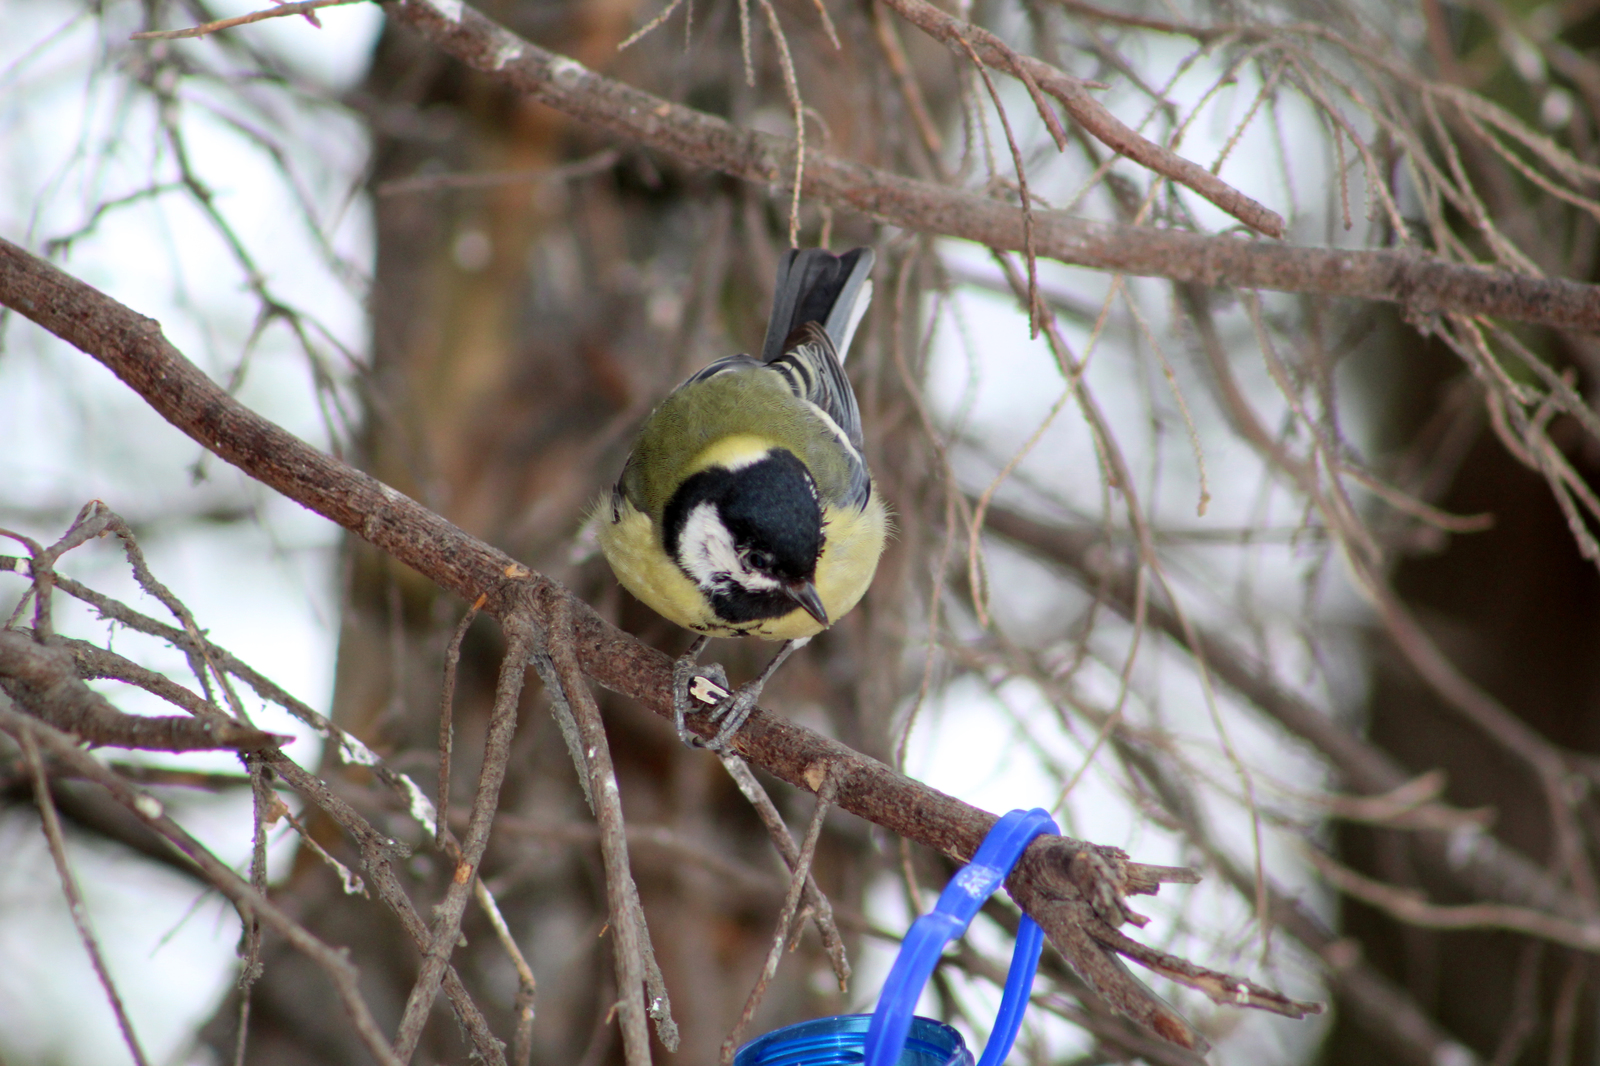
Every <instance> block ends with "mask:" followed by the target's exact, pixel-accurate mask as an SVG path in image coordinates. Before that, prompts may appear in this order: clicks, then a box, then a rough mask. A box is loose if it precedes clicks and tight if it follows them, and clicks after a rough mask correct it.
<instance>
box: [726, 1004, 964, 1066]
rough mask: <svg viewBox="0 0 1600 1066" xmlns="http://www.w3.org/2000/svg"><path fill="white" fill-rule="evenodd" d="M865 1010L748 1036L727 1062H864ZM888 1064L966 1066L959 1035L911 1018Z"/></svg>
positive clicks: (772, 1065) (815, 1065) (774, 1065)
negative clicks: (902, 1044)
mask: <svg viewBox="0 0 1600 1066" xmlns="http://www.w3.org/2000/svg"><path fill="white" fill-rule="evenodd" d="M871 1024H872V1015H870V1014H839V1015H835V1016H834V1017H832V1018H818V1019H816V1020H815V1021H810V1022H800V1023H799V1024H798V1025H787V1026H784V1027H783V1028H782V1029H776V1030H774V1031H772V1032H770V1033H768V1034H767V1035H766V1036H763V1037H761V1038H760V1039H759V1040H752V1041H751V1042H750V1043H748V1044H746V1045H745V1046H744V1047H742V1048H740V1049H739V1053H738V1054H737V1055H735V1056H734V1057H733V1066H860V1064H861V1063H863V1062H865V1061H866V1057H867V1054H866V1046H867V1027H868V1026H869V1025H871ZM894 1066H972V1052H970V1051H968V1050H967V1044H966V1041H964V1040H962V1039H961V1034H960V1033H958V1032H956V1031H955V1030H954V1029H952V1028H950V1027H949V1026H948V1025H945V1024H944V1023H943V1022H936V1021H934V1020H933V1019H932V1018H920V1017H919V1018H913V1019H912V1020H911V1031H910V1032H909V1033H908V1034H907V1036H906V1046H905V1049H904V1050H903V1051H901V1052H900V1057H899V1059H897V1060H896V1061H895V1064H894Z"/></svg>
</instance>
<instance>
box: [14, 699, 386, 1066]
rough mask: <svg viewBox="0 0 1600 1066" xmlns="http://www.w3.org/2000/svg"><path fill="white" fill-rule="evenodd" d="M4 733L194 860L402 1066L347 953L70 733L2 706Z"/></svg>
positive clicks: (370, 1043) (380, 1052)
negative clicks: (312, 968) (89, 784)
mask: <svg viewBox="0 0 1600 1066" xmlns="http://www.w3.org/2000/svg"><path fill="white" fill-rule="evenodd" d="M0 731H4V732H6V733H8V734H10V735H11V736H12V737H14V738H16V739H17V740H18V742H19V743H20V742H21V739H22V737H23V735H24V734H31V736H32V738H33V739H34V740H35V741H36V742H38V743H39V745H40V746H41V747H42V748H44V749H45V750H47V751H48V752H49V754H50V756H51V757H52V758H54V759H57V760H59V761H60V762H62V763H63V764H65V765H66V766H67V767H69V768H70V769H71V770H72V771H73V772H74V773H76V774H78V775H79V776H81V777H83V778H85V779H86V780H90V781H93V782H95V783H96V784H98V785H100V786H102V787H104V788H105V789H106V790H108V791H109V792H110V793H111V795H112V796H113V797H114V798H115V799H116V800H117V802H119V803H121V804H122V805H123V806H125V807H127V808H128V809H129V810H131V811H133V812H134V813H135V814H137V815H138V816H139V817H140V819H141V820H142V821H143V822H144V824H145V825H147V826H149V827H150V828H151V829H153V830H155V831H156V832H157V833H158V834H160V835H161V836H163V837H165V838H166V839H167V840H168V841H170V842H171V843H172V845H173V846H174V847H176V848H177V849H178V850H179V851H181V852H182V853H183V854H184V855H187V856H188V857H189V858H190V859H193V860H194V862H195V863H196V864H197V865H198V866H199V867H200V870H201V872H202V873H203V874H204V876H205V878H206V880H207V881H209V882H210V883H211V884H212V885H215V886H216V887H217V889H219V890H220V891H221V892H222V894H223V895H225V896H227V897H228V898H229V899H230V900H232V901H233V902H234V904H235V905H236V906H237V907H239V908H240V910H241V911H243V912H247V913H250V914H254V915H255V916H257V917H259V918H260V919H261V920H262V921H263V922H264V923H265V924H266V925H268V926H269V927H271V928H272V930H273V931H274V932H276V933H278V934H279V935H280V936H282V937H283V938H284V939H285V940H287V941H288V942H289V944H290V946H291V947H293V948H294V949H295V950H296V951H299V952H300V953H301V954H303V955H305V956H306V957H307V958H309V959H311V960H312V961H313V962H314V963H316V964H317V965H318V966H319V967H320V968H321V969H322V970H323V972H324V973H326V974H327V975H328V979H329V980H330V981H331V982H332V983H333V986H334V990H335V991H336V992H337V993H338V996H339V999H340V1001H341V1002H342V1003H343V1004H344V1008H345V1011H346V1012H347V1013H348V1014H349V1015H350V1020H351V1022H352V1023H353V1024H354V1026H355V1029H356V1033H357V1035H358V1036H359V1037H360V1038H361V1042H362V1043H363V1044H364V1045H365V1046H366V1049H367V1051H368V1052H369V1053H370V1054H371V1055H372V1057H373V1058H375V1059H377V1060H378V1062H379V1063H380V1064H381V1066H403V1064H402V1063H401V1062H400V1060H399V1059H398V1058H396V1057H395V1054H394V1052H393V1051H392V1050H390V1048H389V1044H388V1042H387V1041H386V1040H385V1039H384V1036H383V1032H382V1030H380V1029H379V1028H378V1023H377V1020H376V1019H374V1018H373V1016H372V1012H371V1010H370V1009H369V1008H368V1007H367V1004H366V1001H365V1000H364V999H362V998H361V990H360V987H359V978H360V975H359V973H358V972H357V970H356V967H355V965H354V964H352V963H351V962H350V960H349V959H348V958H346V957H345V954H344V953H343V952H341V951H337V950H335V949H333V948H331V947H329V946H328V945H327V944H324V943H323V942H322V941H321V940H318V939H317V938H316V937H315V936H313V935H312V934H311V933H309V932H307V931H306V929H305V927H304V926H302V925H300V924H299V923H298V922H296V921H295V920H294V919H292V918H290V917H289V916H288V915H287V914H285V913H284V912H283V911H282V910H280V909H279V908H278V906H277V905H276V904H274V903H273V902H272V901H271V900H270V899H268V898H267V897H266V896H264V895H262V894H261V893H260V892H258V891H256V890H255V889H254V888H252V887H251V885H250V884H249V882H247V881H245V880H244V879H243V878H241V877H240V876H239V875H238V874H236V873H234V872H233V870H232V869H230V868H229V867H228V865H227V864H226V863H224V862H222V861H221V860H220V859H218V858H217V857H216V856H215V855H213V854H211V852H210V851H209V850H208V849H207V848H206V847H205V845H203V844H201V843H200V842H199V841H198V840H196V839H194V837H192V836H190V835H189V834H188V832H186V831H185V830H184V828H183V827H182V826H180V825H178V824H177V823H176V822H174V821H173V820H172V819H171V818H169V817H167V814H166V811H165V808H163V807H162V805H161V801H160V800H158V799H156V798H155V797H154V796H151V795H149V794H148V793H145V792H141V791H140V790H138V789H136V788H134V787H133V786H132V785H131V784H129V783H128V782H126V781H124V780H122V779H121V778H119V777H118V776H117V775H116V774H114V773H112V772H111V771H110V770H108V769H106V768H105V767H103V766H101V765H100V764H99V763H98V762H97V761H95V759H94V758H92V757H91V756H90V755H88V754H87V753H86V752H84V751H82V750H81V749H80V748H79V747H78V746H77V744H76V743H74V742H73V739H72V738H71V737H70V736H68V735H67V734H65V733H63V732H61V731H60V730H57V729H55V728H54V727H52V726H48V725H46V724H44V723H43V722H39V721H36V720H34V719H32V718H29V717H28V716H26V715H23V714H19V713H18V712H16V711H13V710H10V709H9V708H6V707H3V706H0Z"/></svg>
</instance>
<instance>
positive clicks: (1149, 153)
mask: <svg viewBox="0 0 1600 1066" xmlns="http://www.w3.org/2000/svg"><path fill="white" fill-rule="evenodd" d="M883 2H884V3H886V4H888V5H889V6H890V7H892V8H894V10H895V11H896V12H897V13H898V14H899V15H900V16H901V17H902V18H904V19H905V20H906V21H908V22H910V23H912V24H914V25H916V26H917V27H919V28H921V29H922V30H925V31H926V32H927V33H928V34H930V35H931V36H933V37H935V38H937V39H938V40H941V41H943V42H945V43H946V44H947V45H949V46H950V47H951V48H952V49H956V50H958V51H960V50H962V49H961V45H959V44H958V43H957V42H963V41H965V42H970V46H971V47H973V48H975V49H976V50H977V54H978V56H979V57H980V58H981V59H982V61H983V62H984V63H986V64H988V65H990V66H993V67H996V68H998V69H1000V70H1004V71H1006V72H1008V73H1010V74H1013V75H1015V76H1016V77H1017V78H1018V79H1019V80H1020V81H1022V82H1023V84H1024V85H1026V86H1027V87H1028V90H1029V92H1030V93H1031V94H1033V96H1034V99H1035V106H1037V107H1038V108H1039V111H1040V115H1041V117H1042V118H1043V119H1044V121H1045V124H1046V125H1047V126H1050V127H1051V135H1052V136H1054V137H1055V139H1056V144H1057V146H1058V147H1062V148H1064V147H1065V146H1066V140H1065V134H1064V133H1062V132H1061V129H1060V126H1059V125H1057V124H1056V123H1057V120H1056V118H1055V116H1054V115H1053V114H1052V113H1051V112H1050V111H1049V107H1048V105H1046V104H1044V102H1043V101H1042V100H1040V99H1039V97H1038V93H1039V91H1040V90H1041V89H1042V90H1043V91H1044V92H1046V93H1049V94H1050V95H1051V96H1053V97H1055V98H1056V100H1057V101H1059V102H1060V104H1061V106H1062V107H1064V108H1066V110H1067V113H1068V114H1069V115H1071V116H1072V117H1073V118H1074V119H1075V120H1077V122H1078V123H1079V124H1080V125H1081V126H1083V128H1084V129H1085V130H1087V131H1088V132H1089V133H1090V135H1092V136H1093V137H1094V138H1095V139H1097V140H1099V141H1100V142H1101V143H1102V144H1104V145H1105V146H1106V147H1107V148H1110V149H1111V150H1112V151H1114V152H1116V153H1117V154H1118V155H1122V156H1126V157H1127V158H1129V159H1131V160H1133V161H1134V162H1135V163H1138V164H1139V165H1140V166H1142V167H1145V168H1147V169H1149V170H1153V171H1155V172H1156V173H1157V174H1160V175H1162V176H1163V177H1166V178H1169V179H1171V180H1172V181H1175V182H1177V183H1178V184H1180V185H1184V186H1187V187H1188V188H1190V189H1193V190H1194V191H1195V192H1197V193H1199V194H1200V195H1201V196H1204V197H1205V198H1206V199H1207V200H1210V201H1211V202H1212V203H1213V204H1216V205H1217V206H1218V207H1220V208H1221V209H1222V210H1224V211H1226V212H1227V213H1228V214H1230V215H1232V216H1233V217H1234V218H1237V219H1238V220H1239V221H1240V222H1243V223H1244V224H1245V225H1247V226H1249V227H1250V228H1251V229H1254V230H1257V231H1258V232H1260V233H1264V234H1266V235H1267V236H1269V237H1282V236H1283V234H1284V224H1283V218H1282V216H1280V215H1279V214H1278V213H1277V212H1275V211H1272V210H1270V209H1268V208H1266V207H1263V206H1262V205H1261V204H1259V203H1257V202H1256V201H1255V200H1252V199H1251V198H1250V197H1248V196H1246V195H1245V194H1244V193H1242V192H1240V191H1239V190H1238V189H1235V188H1234V187H1233V186H1231V185H1229V184H1228V183H1226V182H1224V181H1222V180H1221V179H1220V178H1218V177H1217V176H1216V175H1215V174H1213V173H1211V172H1210V171H1209V170H1207V169H1206V168H1205V167H1202V166H1200V165H1199V164H1198V163H1192V162H1190V161H1189V160H1187V159H1184V158H1183V157H1182V156H1180V155H1178V154H1177V153H1176V152H1173V151H1171V150H1170V149H1167V148H1163V147H1162V146H1161V145H1159V144H1156V143H1155V142H1154V141H1152V140H1149V139H1148V138H1146V137H1144V136H1142V135H1141V134H1139V133H1138V132H1136V131H1135V130H1133V129H1132V128H1131V127H1129V126H1128V125H1126V124H1125V123H1123V122H1122V121H1121V120H1119V119H1118V118H1117V117H1116V116H1115V115H1113V114H1112V113H1111V112H1110V111H1108V110H1107V109H1106V107H1105V105H1103V104H1101V103H1100V102H1099V101H1098V100H1096V99H1095V98H1094V97H1092V96H1090V95H1089V91H1088V87H1087V86H1086V85H1085V84H1084V82H1082V81H1081V80H1079V79H1078V78H1074V77H1072V76H1071V75H1069V74H1066V73H1063V72H1062V71H1060V70H1057V69H1056V68H1055V67H1052V66H1050V64H1048V63H1045V62H1043V61H1042V60H1039V59H1035V58H1033V57H1032V56H1027V55H1022V54H1020V53H1018V52H1015V51H1013V50H1012V49H1011V48H1010V47H1008V46H1007V45H1006V44H1005V43H1004V42H1002V41H1001V40H1000V39H999V38H998V37H996V36H995V35H994V34H992V33H990V32H989V31H987V30H985V29H983V28H982V27H979V26H974V25H972V24H971V23H965V22H962V20H960V19H958V18H956V17H955V16H953V15H948V14H946V13H945V12H943V11H941V10H939V9H938V8H937V7H934V6H933V5H932V4H930V3H928V2H927V0H883Z"/></svg>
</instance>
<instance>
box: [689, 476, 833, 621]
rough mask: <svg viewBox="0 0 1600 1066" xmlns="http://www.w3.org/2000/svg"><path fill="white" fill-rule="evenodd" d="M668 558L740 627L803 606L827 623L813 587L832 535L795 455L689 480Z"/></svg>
mask: <svg viewBox="0 0 1600 1066" xmlns="http://www.w3.org/2000/svg"><path fill="white" fill-rule="evenodd" d="M662 534H663V540H664V542H665V543H664V546H665V547H666V549H667V554H668V555H670V556H672V558H673V559H674V560H675V561H676V562H677V564H678V566H679V567H680V568H682V570H683V572H684V573H685V574H688V575H689V578H690V580H692V581H694V583H695V584H696V585H698V586H699V587H700V590H701V591H702V592H704V593H705V594H706V596H707V597H708V598H709V599H710V600H711V603H712V606H713V607H714V608H715V610H716V612H717V615H718V616H719V617H720V618H722V619H723V620H724V621H726V622H729V623H732V624H736V625H737V624H740V623H745V622H759V621H762V620H763V619H768V618H781V617H783V616H784V615H786V614H788V613H789V612H790V611H793V610H794V609H795V608H796V607H803V608H805V610H806V611H808V612H809V613H810V614H811V615H812V617H814V618H816V619H817V621H819V622H821V623H822V624H823V625H827V624H828V616H827V612H826V611H824V610H823V607H822V601H821V600H820V599H819V598H818V596H817V590H816V586H815V585H814V584H812V582H813V581H814V580H815V578H816V576H817V559H818V558H819V557H820V556H821V555H822V546H823V544H824V542H825V541H826V539H827V538H826V537H825V536H824V535H823V532H822V504H821V502H820V501H819V499H818V497H817V487H816V484H815V483H814V482H813V481H812V480H811V474H810V472H809V471H807V470H806V468H805V464H803V463H802V462H800V460H799V459H797V458H796V457H795V456H794V453H792V452H790V451H787V450H786V449H783V448H773V449H772V450H771V451H768V452H767V453H766V454H764V455H762V456H761V457H760V458H758V459H756V460H755V461H754V462H750V463H746V464H744V465H742V466H738V467H734V468H729V467H726V466H712V467H708V468H707V469H705V470H702V471H700V472H699V473H697V474H695V475H693V476H692V477H689V478H688V479H686V480H685V481H684V483H683V484H682V485H680V486H679V487H678V491H677V492H676V493H674V494H673V497H672V499H671V500H670V501H668V503H667V508H666V513H665V514H664V515H663V516H662Z"/></svg>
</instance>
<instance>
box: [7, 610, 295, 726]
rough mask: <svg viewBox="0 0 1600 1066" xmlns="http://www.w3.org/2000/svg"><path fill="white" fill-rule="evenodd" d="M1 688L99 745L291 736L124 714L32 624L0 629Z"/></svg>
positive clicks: (212, 721) (218, 720)
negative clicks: (38, 636)
mask: <svg viewBox="0 0 1600 1066" xmlns="http://www.w3.org/2000/svg"><path fill="white" fill-rule="evenodd" d="M0 689H4V690H5V691H6V692H7V693H9V694H10V695H11V698H12V699H14V700H16V701H17V702H18V703H20V704H22V705H23V706H24V707H26V708H28V710H29V711H31V712H32V713H33V714H35V715H37V716H38V717H39V718H40V719H41V720H43V721H46V722H49V723H50V724H51V725H53V726H55V727H56V728H57V729H60V730H62V731H63V732H67V733H71V734H73V735H74V736H76V737H79V738H81V739H83V740H86V741H88V742H89V743H90V744H95V745H102V744H104V745H110V746H111V747H116V748H143V749H145V750H147V751H211V750H215V749H218V748H231V749H234V750H236V751H261V750H263V749H265V748H269V747H274V746H276V745H278V744H281V743H282V742H283V741H284V740H285V739H286V738H284V737H279V736H274V735H273V734H271V733H263V732H262V731H261V730H259V729H251V728H250V727H249V726H243V725H239V724H237V723H235V722H231V721H229V720H228V719H227V718H226V716H224V715H222V714H221V713H220V712H219V713H218V714H217V716H216V717H214V718H207V719H198V718H191V717H189V716H187V715H166V716H162V717H147V716H143V715H134V714H124V713H123V712H121V711H119V710H117V709H116V708H115V707H114V706H112V705H111V701H110V700H108V699H106V698H105V697H104V696H102V695H100V693H98V692H96V691H95V690H94V689H92V688H90V687H89V686H88V685H86V684H84V683H83V682H82V681H81V680H79V678H78V672H77V666H76V664H75V663H74V662H73V657H72V652H70V651H68V650H67V649H66V648H64V647H59V646H57V644H56V643H54V642H52V643H43V642H40V641H38V640H36V639H35V637H34V634H33V633H31V632H28V631H26V630H20V629H10V630H0Z"/></svg>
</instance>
